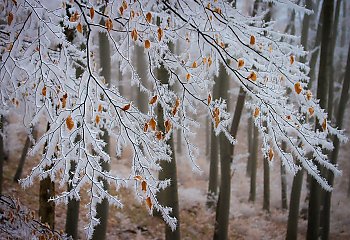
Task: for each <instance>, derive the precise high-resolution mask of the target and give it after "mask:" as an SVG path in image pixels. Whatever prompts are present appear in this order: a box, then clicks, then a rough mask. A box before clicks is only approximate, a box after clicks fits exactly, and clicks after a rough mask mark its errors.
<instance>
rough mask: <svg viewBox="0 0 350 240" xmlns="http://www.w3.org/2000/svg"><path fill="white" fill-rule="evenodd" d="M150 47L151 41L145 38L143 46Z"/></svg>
mask: <svg viewBox="0 0 350 240" xmlns="http://www.w3.org/2000/svg"><path fill="white" fill-rule="evenodd" d="M150 47H151V42H150V41H149V40H148V39H147V40H146V41H145V48H146V49H148V48H150Z"/></svg>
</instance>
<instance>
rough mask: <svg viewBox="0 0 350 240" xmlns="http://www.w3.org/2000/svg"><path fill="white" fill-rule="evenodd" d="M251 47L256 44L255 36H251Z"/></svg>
mask: <svg viewBox="0 0 350 240" xmlns="http://www.w3.org/2000/svg"><path fill="white" fill-rule="evenodd" d="M249 43H250V45H254V44H255V37H254V36H253V35H251V36H250V42H249Z"/></svg>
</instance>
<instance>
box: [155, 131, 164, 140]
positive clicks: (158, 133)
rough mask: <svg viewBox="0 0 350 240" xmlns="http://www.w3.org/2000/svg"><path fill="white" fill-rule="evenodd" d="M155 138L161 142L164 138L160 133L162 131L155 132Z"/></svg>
mask: <svg viewBox="0 0 350 240" xmlns="http://www.w3.org/2000/svg"><path fill="white" fill-rule="evenodd" d="M156 138H157V139H158V140H162V139H163V138H164V136H163V132H162V131H157V132H156Z"/></svg>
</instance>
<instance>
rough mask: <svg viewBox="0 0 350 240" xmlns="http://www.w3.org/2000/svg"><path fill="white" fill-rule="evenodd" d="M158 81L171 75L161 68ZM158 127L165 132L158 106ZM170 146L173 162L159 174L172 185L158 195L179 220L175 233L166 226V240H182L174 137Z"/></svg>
mask: <svg viewBox="0 0 350 240" xmlns="http://www.w3.org/2000/svg"><path fill="white" fill-rule="evenodd" d="M158 79H160V80H161V83H162V84H167V83H168V79H169V74H168V72H167V70H166V69H165V68H164V67H163V66H161V67H160V68H159V69H158ZM157 115H158V124H157V125H158V127H159V130H160V131H162V132H165V127H164V116H163V109H162V107H161V106H158V109H157ZM168 144H169V146H170V148H171V152H172V154H171V161H170V162H167V161H161V162H160V167H161V168H162V170H161V171H160V172H159V180H165V179H171V184H170V186H168V187H167V188H166V189H163V190H161V191H160V192H159V194H158V200H159V202H160V203H161V204H162V205H163V206H168V207H171V208H172V216H173V217H175V218H176V219H177V226H176V229H175V230H174V231H172V230H171V228H170V227H169V226H168V224H165V239H166V240H178V239H180V211H179V197H178V187H177V169H176V158H175V151H174V139H173V135H172V136H171V138H170V139H169V140H168Z"/></svg>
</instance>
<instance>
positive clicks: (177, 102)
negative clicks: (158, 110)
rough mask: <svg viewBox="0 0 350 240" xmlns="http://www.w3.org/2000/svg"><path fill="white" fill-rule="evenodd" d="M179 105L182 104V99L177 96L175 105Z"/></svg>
mask: <svg viewBox="0 0 350 240" xmlns="http://www.w3.org/2000/svg"><path fill="white" fill-rule="evenodd" d="M179 106H180V99H179V98H176V101H175V107H176V108H178V107H179Z"/></svg>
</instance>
